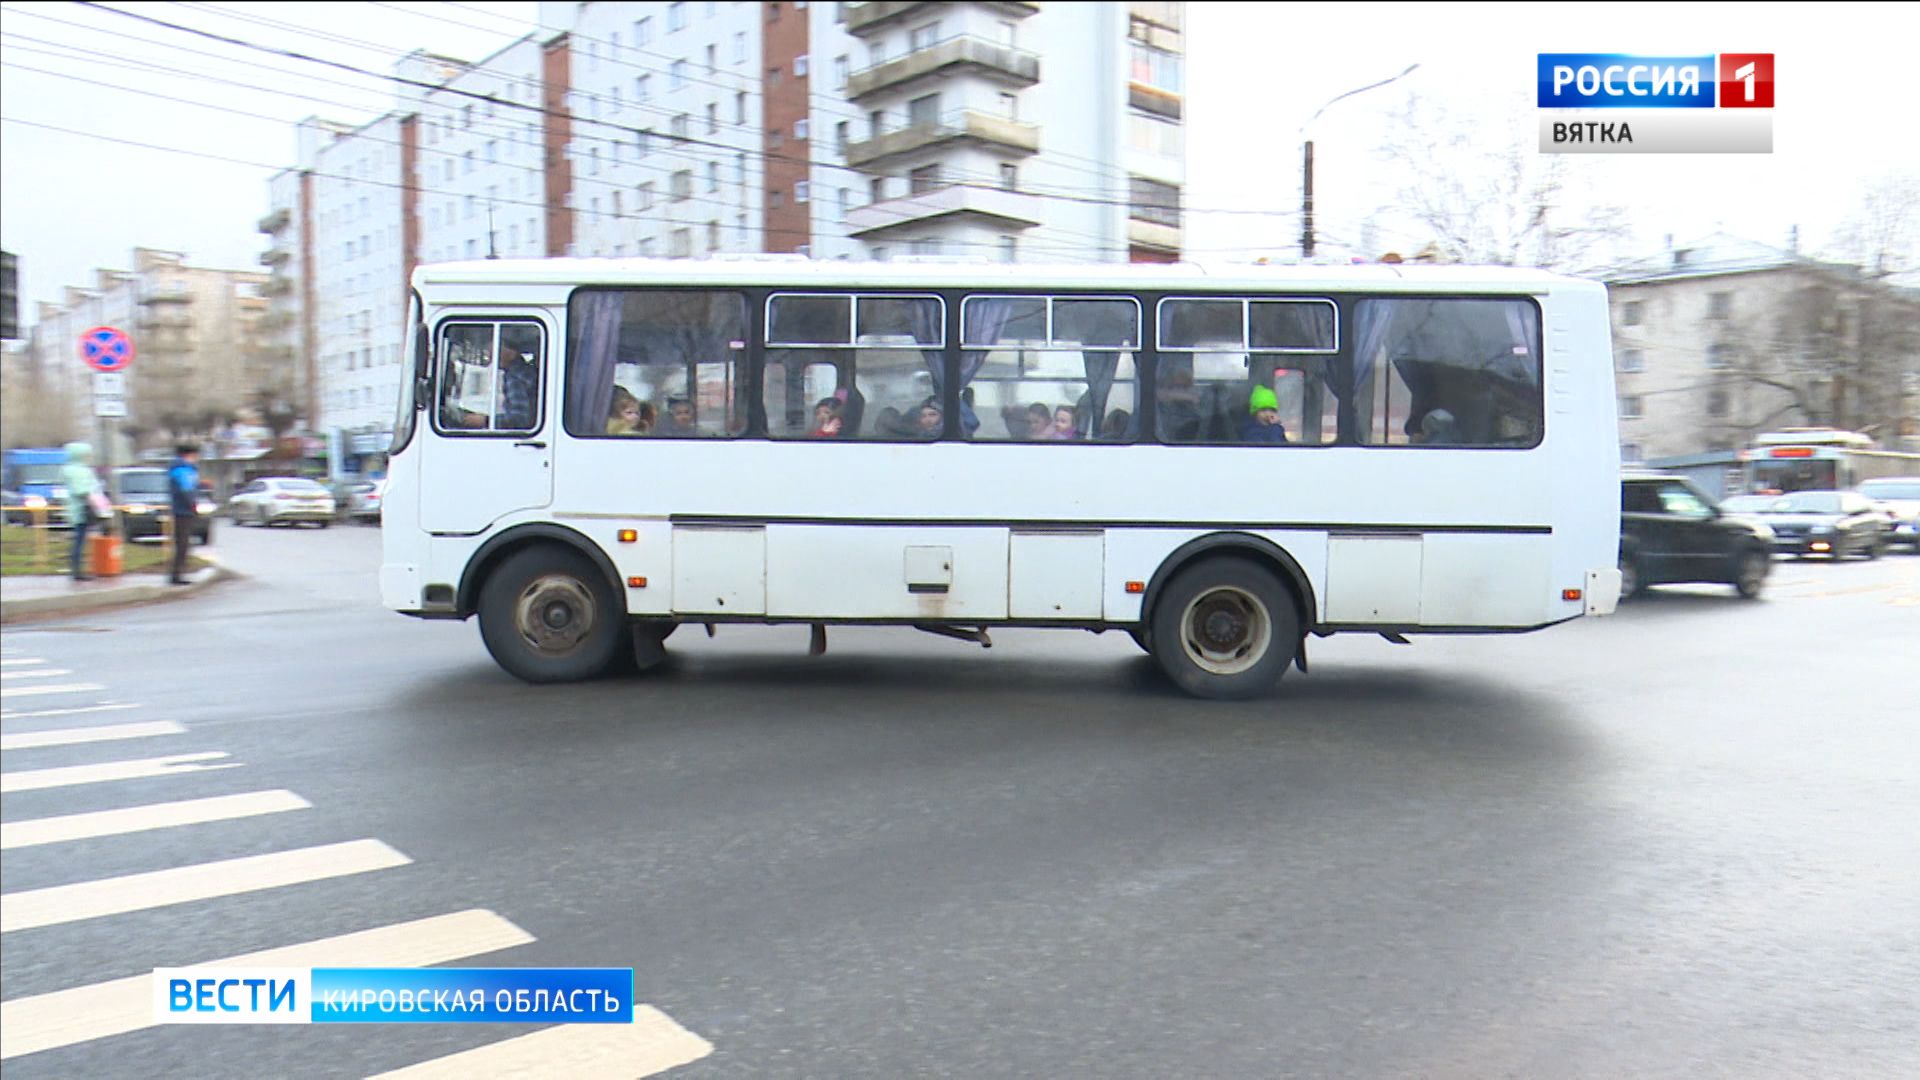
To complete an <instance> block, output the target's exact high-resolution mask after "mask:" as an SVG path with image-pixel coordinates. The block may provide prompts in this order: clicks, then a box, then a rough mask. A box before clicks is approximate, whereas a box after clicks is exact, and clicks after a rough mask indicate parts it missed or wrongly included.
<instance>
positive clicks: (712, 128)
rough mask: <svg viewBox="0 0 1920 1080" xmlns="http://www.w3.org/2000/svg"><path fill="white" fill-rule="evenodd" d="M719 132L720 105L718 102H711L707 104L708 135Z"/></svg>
mask: <svg viewBox="0 0 1920 1080" xmlns="http://www.w3.org/2000/svg"><path fill="white" fill-rule="evenodd" d="M719 130H720V103H719V102H716V101H709V102H707V134H709V135H712V134H713V133H715V132H717V131H719Z"/></svg>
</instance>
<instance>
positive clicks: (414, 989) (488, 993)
mask: <svg viewBox="0 0 1920 1080" xmlns="http://www.w3.org/2000/svg"><path fill="white" fill-rule="evenodd" d="M633 1011H634V1001H633V969H632V968H208V967H201V968H156V969H155V970H154V973H153V1018H154V1021H155V1022H156V1023H161V1024H443V1023H459V1024H502V1023H512V1024H552V1023H566V1024H631V1023H633Z"/></svg>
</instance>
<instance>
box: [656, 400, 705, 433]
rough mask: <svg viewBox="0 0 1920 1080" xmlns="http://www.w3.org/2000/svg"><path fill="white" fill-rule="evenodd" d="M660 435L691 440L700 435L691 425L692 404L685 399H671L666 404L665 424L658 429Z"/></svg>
mask: <svg viewBox="0 0 1920 1080" xmlns="http://www.w3.org/2000/svg"><path fill="white" fill-rule="evenodd" d="M660 433H661V434H662V435H666V436H670V437H673V438H681V439H685V438H691V437H693V436H695V435H698V434H700V432H699V430H698V429H696V428H695V427H694V425H693V402H691V401H688V400H687V399H686V398H673V399H671V400H669V401H668V402H667V422H666V425H665V426H664V427H662V428H661V429H660Z"/></svg>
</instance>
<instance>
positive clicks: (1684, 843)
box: [0, 528, 1920, 1080]
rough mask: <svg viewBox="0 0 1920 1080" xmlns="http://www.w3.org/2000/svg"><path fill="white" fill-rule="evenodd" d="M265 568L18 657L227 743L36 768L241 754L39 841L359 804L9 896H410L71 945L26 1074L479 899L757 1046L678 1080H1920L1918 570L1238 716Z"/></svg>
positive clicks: (107, 619)
mask: <svg viewBox="0 0 1920 1080" xmlns="http://www.w3.org/2000/svg"><path fill="white" fill-rule="evenodd" d="M216 543H217V549H218V550H219V551H221V552H222V553H223V554H224V555H225V557H226V558H227V559H228V560H229V562H230V563H232V564H233V565H234V566H236V567H237V568H239V569H241V570H243V571H246V572H248V573H249V574H252V575H253V577H252V579H251V580H249V581H244V582H234V583H229V584H226V585H222V586H220V587H218V588H216V589H214V590H211V591H210V592H208V593H207V594H205V595H203V596H201V597H199V598H196V599H193V600H191V601H187V602H183V603H177V604H171V605H164V606H155V607H150V608H145V609H141V610H137V611H129V612H121V613H118V614H114V615H101V616H94V617H89V618H87V619H83V620H74V621H68V622H63V623H49V624H41V625H38V626H31V627H24V628H18V629H15V628H8V629H7V630H6V631H5V633H4V637H0V646H3V647H4V655H5V658H6V660H7V664H6V666H5V667H4V669H3V670H4V673H5V674H6V675H7V676H8V677H7V679H6V680H5V681H4V683H0V689H4V692H5V708H6V710H7V716H6V717H5V720H4V732H5V733H6V734H7V736H8V737H9V738H13V737H15V736H18V735H31V734H33V733H38V732H44V731H54V730H67V729H74V728H80V727H95V726H101V725H120V724H128V723H152V722H161V721H173V722H176V723H177V724H178V725H180V726H181V727H182V728H184V730H183V731H181V732H179V733H174V734H156V735H151V736H147V737H142V738H135V739H124V740H117V741H111V742H96V743H87V744H78V745H65V746H44V747H38V748H10V749H8V750H7V751H6V752H5V755H4V759H5V772H6V774H7V775H8V776H9V777H11V776H13V774H15V773H17V772H23V771H32V772H37V771H39V770H45V769H53V768H60V767H67V766H80V765H88V764H98V763H104V762H116V761H125V760H130V759H146V758H151V757H155V756H160V755H174V754H194V753H224V754H226V755H228V756H227V757H224V758H210V759H205V760H203V761H198V762H190V763H188V764H187V765H186V766H185V767H184V770H183V769H182V767H178V766H176V767H174V768H173V769H172V770H171V771H169V772H167V773H166V774H163V775H159V776H154V777H149V778H143V779H126V780H114V781H102V782H95V783H85V784H69V785H66V786H59V787H45V788H41V789H39V790H13V791H10V792H9V793H7V794H6V795H5V796H4V800H3V801H0V817H3V818H4V821H5V822H7V823H8V824H9V827H12V826H14V825H16V824H18V823H22V822H27V821H31V820H37V819H43V818H48V817H54V816H60V815H70V814H76V813H81V812H88V811H101V810H108V809H114V808H123V807H130V806H141V805H147V804H155V803H162V802H170V801H177V800H188V799H200V798H206V797H212V796H220V795H230V794H241V793H250V792H260V791H280V790H285V791H289V792H293V793H295V794H297V796H298V797H299V798H300V799H301V800H304V801H305V802H306V803H308V804H310V805H308V806H307V807H306V808H304V809H298V810H289V811H285V812H278V813H271V814H256V815H253V816H248V817H244V818H235V819H232V820H224V821H216V822H210V823H203V824H193V825H185V826H180V827H173V828H165V829H156V830H151V831H147V832H143V833H137V834H127V835H104V836H99V837H95V838H92V839H77V840H68V841H65V842H58V843H46V844H39V845H36V846H25V847H22V846H12V847H9V848H8V850H6V851H5V852H4V854H3V855H0V877H3V878H4V886H3V888H4V892H5V894H6V896H7V897H8V898H9V899H15V898H16V894H22V893H31V892H33V891H34V890H41V889H47V888H52V887H57V886H65V885H71V884H75V883H84V882H91V881H99V880H103V879H115V878H118V877H119V876H121V875H130V874H137V873H143V872H151V871H159V870H164V869H167V868H175V867H182V866H190V865H192V864H199V863H205V862H209V861H213V860H221V859H232V858H237V857H242V856H253V855H266V854H271V853H275V852H282V851H287V850H290V849H295V848H305V847H314V846H319V845H334V844H340V843H343V842H348V841H377V842H378V844H379V845H384V846H385V849H387V850H390V851H391V852H394V853H397V854H398V856H399V857H401V858H403V859H405V860H409V861H406V862H405V864H404V865H397V866H390V867H388V868H384V869H372V870H367V871H366V872H361V873H355V874H350V875H344V876H327V877H324V878H323V879H321V880H312V881H307V882H304V883H299V884H289V885H282V886H278V887H271V888H257V889H254V890H252V891H248V892H244V893H241V894H238V895H230V896H219V897H215V898H210V899H198V900H190V901H187V902H181V903H173V904H168V905H165V906H157V907H148V908H145V909H143V910H132V911H124V912H119V913H111V914H102V915H96V916H93V917H84V918H83V917H80V916H82V915H85V914H87V912H85V911H84V910H82V909H83V908H84V907H85V905H84V903H78V902H75V903H72V904H68V903H65V902H63V903H62V904H56V905H51V907H52V913H51V914H43V915H42V916H41V918H42V919H43V920H44V919H55V920H65V921H58V922H56V923H54V924H51V925H26V926H20V927H17V928H13V929H9V930H7V931H6V932H5V934H4V939H3V940H0V998H3V999H4V1001H5V1007H6V1009H8V1010H10V1014H9V1015H8V1016H7V1017H6V1020H7V1022H8V1024H9V1025H10V1026H14V1031H13V1032H7V1033H5V1037H7V1038H24V1037H25V1035H26V1034H27V1033H28V1032H29V1029H30V1027H31V1025H30V1024H28V1023H27V1022H25V1021H24V1020H22V1018H28V1019H31V1017H30V1016H29V1012H30V1006H34V1005H35V1003H36V1002H38V1003H40V1004H42V1005H44V1003H45V1002H46V1001H50V1000H51V1001H54V1002H55V1003H56V1004H58V1003H59V1002H61V1001H66V1000H68V999H42V998H41V997H40V996H41V995H46V994H50V993H53V992H56V991H63V990H68V989H71V988H76V987H88V986H93V985H95V984H100V983H103V982H106V981H108V980H112V979H116V978H124V977H129V976H139V975H142V974H143V973H145V972H146V971H148V970H149V969H151V968H153V967H156V966H163V965H184V964H190V963H199V962H206V961H212V960H216V959H221V958H229V957H235V956H241V955H243V954H248V953H252V952H255V951H258V950H265V949H274V948H279V947H283V946H289V945H294V944H297V943H301V942H309V941H316V940H322V939H327V938H330V937H333V936H334V935H343V934H349V933H354V932H357V931H364V930H368V929H373V928H379V927H390V926H393V925H395V924H400V923H405V922H408V921H409V920H420V919H430V918H435V917H440V916H445V915H448V914H449V913H457V912H464V911H474V910H481V911H486V912H492V913H494V915H495V916H497V917H498V919H500V920H504V921H505V922H506V923H510V924H511V926H512V927H514V928H518V929H519V930H520V931H523V932H524V934H525V935H526V936H528V937H530V938H531V939H532V940H531V941H528V942H526V943H524V944H517V945H513V946H512V947H510V948H500V947H499V946H498V945H497V944H494V945H491V946H490V945H487V944H486V942H485V941H484V940H481V941H479V942H478V943H476V944H472V945H470V946H468V947H466V952H460V951H459V950H460V949H461V948H462V946H459V945H456V946H454V947H453V950H454V956H453V957H452V959H451V962H453V963H457V964H462V965H477V964H500V965H529V964H544V965H570V964H580V965H596V966H606V965H611V966H621V967H625V966H629V965H630V966H632V967H634V968H635V969H636V970H637V980H638V990H639V1000H641V1001H643V1002H647V1003H649V1004H650V1005H652V1006H654V1007H655V1008H657V1009H659V1010H661V1011H662V1012H664V1013H665V1014H666V1015H667V1016H668V1017H671V1019H672V1021H673V1022H675V1023H677V1024H678V1025H680V1026H681V1027H683V1028H684V1029H685V1030H686V1031H687V1032H691V1033H692V1036H697V1037H698V1038H699V1039H704V1040H707V1041H708V1042H710V1043H711V1045H712V1052H711V1053H710V1054H708V1055H707V1056H704V1057H701V1058H700V1059H699V1060H697V1061H695V1062H694V1063H693V1064H690V1065H686V1066H683V1067H681V1068H680V1069H679V1070H678V1071H676V1072H674V1073H673V1074H672V1075H674V1076H676V1077H681V1076H684V1077H688V1078H695V1077H734V1076H753V1077H836V1078H837V1077H875V1078H895V1077H902V1076H909V1075H916V1076H917V1075H950V1076H966V1077H999V1076H1007V1077H1028V1076H1093V1077H1122V1076H1125V1077H1136V1076H1137V1077H1182V1076H1209V1077H1248V1076H1314V1077H1318V1076H1366V1077H1372V1076H1382V1077H1384V1076H1393V1077H1399V1076H1427V1077H1463V1078H1464V1077H1473V1078H1479V1077H1489V1076H1516V1077H1542V1076H1547V1077H1620V1076H1629V1075H1631V1076H1655V1077H1660V1076H1672V1077H1687V1078H1689V1080H1693V1078H1698V1077H1702V1076H1728V1077H1741V1078H1749V1077H1795V1078H1799V1077H1807V1076H1822V1077H1854V1076H1860V1077H1911V1076H1915V1075H1920V1034H1916V1032H1920V929H1917V928H1920V825H1916V822H1920V784H1916V781H1915V772H1914V765H1915V762H1916V760H1920V713H1917V712H1916V708H1915V706H1916V704H1920V698H1916V694H1915V680H1914V672H1915V671H1916V670H1920V665H1916V664H1915V663H1914V661H1915V658H1916V657H1920V557H1913V556H1904V555H1901V556H1889V557H1888V558H1886V559H1883V560H1881V561H1879V562H1877V563H1867V562H1857V563H1849V564H1845V565H1829V564H1825V563H1793V562H1783V563H1780V564H1779V565H1778V566H1777V567H1776V574H1775V576H1774V579H1773V581H1772V582H1771V586H1770V589H1769V591H1768V594H1767V596H1766V598H1765V599H1763V600H1761V601H1759V602H1755V603H1748V602H1742V601H1739V600H1737V599H1734V598H1733V597H1732V595H1731V591H1730V590H1725V589H1711V588H1704V587H1702V588H1697V589H1695V588H1688V589H1671V590H1664V591H1663V592H1662V593H1661V594H1659V595H1655V596H1653V597H1651V598H1649V599H1646V600H1643V601H1640V602H1636V603H1631V604H1629V605H1627V606H1626V607H1624V608H1623V610H1622V612H1621V613H1620V614H1619V615H1618V616H1616V617H1613V618H1610V619H1602V620H1586V621H1583V622H1581V623H1578V624H1574V625H1570V626H1565V627H1561V628H1557V629H1554V630H1550V631H1546V632H1543V633H1538V634H1532V635H1524V636H1517V637H1485V638H1435V639H1416V642H1415V644H1414V645H1412V646H1395V645H1391V644H1388V643H1386V642H1384V641H1380V640H1377V639H1364V638H1339V639H1334V640H1332V641H1326V642H1316V643H1315V646H1314V649H1313V653H1312V664H1313V673H1312V674H1311V675H1309V676H1306V677H1301V676H1299V675H1298V674H1297V673H1296V674H1293V675H1289V676H1288V678H1287V679H1286V680H1285V681H1284V682H1283V684H1282V685H1281V687H1280V688H1279V690H1278V691H1277V692H1276V693H1275V694H1274V696H1272V697H1271V698H1269V699H1267V700H1262V701H1258V702H1251V703H1240V704H1217V703H1201V702H1196V701H1192V700H1188V699H1186V698H1183V697H1181V696H1179V695H1177V694H1176V693H1174V692H1173V691H1172V690H1171V689H1170V688H1169V687H1167V686H1166V685H1165V684H1164V683H1163V682H1162V680H1161V679H1160V678H1159V676H1158V675H1157V673H1156V671H1155V669H1154V668H1153V666H1152V664H1151V662H1150V661H1148V660H1147V659H1145V658H1144V657H1142V656H1141V655H1140V654H1139V653H1138V652H1137V650H1135V648H1134V647H1133V645H1132V643H1131V642H1129V641H1128V640H1127V639H1126V638H1125V637H1124V636H1122V635H1118V634H1107V635H1104V636H1098V637H1096V636H1093V635H1089V634H1084V633H1079V632H1069V631H1052V632H1047V631H1026V632H1006V633H998V632H997V633H995V635H994V639H995V643H996V647H995V648H994V649H992V650H991V651H982V650H980V649H978V648H977V647H974V646H970V645H965V644H962V643H959V642H952V641H946V640H942V639H935V638H931V637H926V636H924V635H919V634H916V633H914V632H912V631H907V630H835V631H834V632H833V639H832V647H831V651H830V652H829V654H828V655H827V656H825V657H822V658H818V659H809V658H807V657H806V655H805V648H806V632H805V631H804V630H803V629H799V628H733V627H722V628H721V630H720V634H719V636H718V637H717V638H715V639H712V640H708V639H706V638H705V637H704V636H703V635H701V634H699V633H698V632H697V631H696V632H688V631H686V630H683V631H682V632H681V633H680V634H679V635H677V636H676V637H675V638H674V639H673V641H672V642H671V643H670V644H671V645H672V646H673V647H674V649H675V652H676V654H677V659H676V661H675V662H674V664H673V665H672V666H671V667H670V668H669V669H667V670H665V671H662V672H658V673H655V674H654V675H650V676H646V677H635V678H627V679H618V680H608V681H602V682H597V683H593V684H589V685H576V686H567V687H546V688H535V687H529V686H525V685H522V684H519V683H517V682H515V681H513V680H512V679H510V678H509V677H507V676H505V675H504V674H502V673H501V672H500V671H498V670H497V669H496V668H495V667H494V666H493V664H492V662H491V661H490V660H489V659H488V657H487V656H486V653H485V651H484V649H483V648H482V646H481V644H480V641H479V636H478V632H477V629H476V628H475V627H474V626H473V625H471V624H466V625H460V624H437V623H421V622H417V621H413V620H408V619H404V618H401V617H399V616H396V615H392V614H390V613H387V612H385V611H384V610H382V609H381V608H380V607H379V606H378V598H377V594H376V590H375V587H374V583H373V577H372V574H373V569H374V566H375V564H376V563H377V561H378V537H377V533H376V532H375V531H374V530H371V529H364V528H335V529H331V530H327V531H325V532H320V531H281V530H273V531H262V530H253V529H234V528H227V529H224V530H223V531H222V532H221V534H220V535H219V536H218V538H217V541H216ZM47 670H54V671H64V672H66V673H67V674H64V675H56V676H45V675H35V674H28V673H30V672H35V671H47ZM29 686H32V687H37V688H44V687H49V686H79V687H82V689H68V690H59V691H56V692H51V693H44V694H33V695H25V696H23V695H21V694H19V693H18V692H19V691H20V690H22V689H23V688H26V687H29ZM86 687H93V688H92V689H86ZM101 706H110V707H111V708H100V707H101ZM74 709H88V710H93V711H89V712H72V711H68V710H74ZM36 714H37V715H36ZM218 765H228V766H234V767H227V768H208V767H207V766H218ZM42 775H48V774H42ZM10 843H11V841H10ZM143 888H144V886H142V887H139V888H135V887H132V886H128V887H126V888H124V889H120V890H119V892H120V893H121V894H123V895H133V896H136V897H137V896H139V895H142V889H143ZM83 891H84V890H83ZM47 895H52V896H55V897H59V898H62V899H63V901H64V900H65V899H66V898H67V894H39V896H41V897H45V896H47ZM89 895H91V894H89ZM29 899H31V898H29ZM139 902H140V901H138V900H135V901H133V903H136V904H137V903H139ZM109 905H110V906H111V902H109ZM0 906H5V905H4V904H0ZM48 906H49V905H46V904H42V905H41V907H42V908H43V909H44V908H47V907H48ZM123 906H124V905H123ZM16 910H18V911H26V910H27V905H26V904H25V903H24V902H22V903H20V904H19V905H18V906H17V909H16ZM8 917H9V918H14V917H15V915H13V914H9V916H8ZM482 938H484V935H482ZM476 949H478V950H481V951H478V952H475V951H474V950H476ZM308 962H310V963H324V961H308ZM142 985H143V986H144V984H142ZM144 992H145V991H144V989H142V991H141V993H143V994H144ZM82 997H84V995H83V996H82ZM72 1000H73V1001H80V1000H81V998H80V997H76V998H73V999H72ZM86 1000H87V1001H91V1000H92V999H91V998H86ZM143 1000H144V999H143ZM22 1002H26V1003H28V1004H27V1005H22V1004H21V1003H22ZM89 1007H91V1006H89ZM79 1011H84V1010H79ZM36 1015H37V1014H36ZM15 1021H21V1022H20V1023H18V1024H15V1023H14V1022H15ZM131 1026H133V1027H142V1025H141V1024H140V1023H138V1022H135V1023H132V1024H131ZM526 1030H531V1029H526V1028H520V1027H513V1028H503V1027H483V1026H444V1025H442V1026H410V1027H407V1026H381V1027H353V1028H342V1027H252V1028H239V1027H227V1028H189V1027H171V1026H170V1027H150V1026H147V1027H143V1029H141V1030H132V1031H129V1032H127V1033H124V1034H113V1035H101V1036H99V1037H88V1038H79V1039H78V1040H77V1041H72V1040H70V1041H71V1045H65V1046H61V1047H59V1048H56V1049H49V1050H46V1051H44V1052H38V1053H32V1054H27V1055H24V1056H15V1057H12V1058H11V1059H10V1060H7V1061H6V1062H5V1066H4V1068H5V1072H6V1075H7V1078H8V1080H27V1078H31V1077H71V1076H89V1077H139V1078H142V1080H145V1078H148V1077H151V1076H153V1075H164V1074H173V1073H181V1074H188V1073H191V1074H193V1075H197V1076H203V1077H229V1076H231V1077H241V1076H262V1075H272V1076H342V1075H363V1074H369V1073H375V1072H379V1071H382V1070H386V1069H394V1068H398V1067H401V1066H404V1065H409V1064H411V1063H414V1062H420V1061H424V1060H427V1059H430V1058H436V1057H438V1056H440V1055H445V1054H449V1053H453V1052H455V1051H460V1050H464V1049H467V1048H473V1047H482V1046H492V1045H494V1044H498V1043H500V1042H501V1041H502V1040H503V1039H506V1038H508V1037H509V1036H512V1035H518V1034H521V1033H523V1031H526ZM569 1030H573V1031H577V1030H579V1029H569ZM82 1034H84V1032H83V1033H82ZM562 1034H567V1032H566V1031H563V1032H562ZM692 1036H689V1038H691V1037H692ZM56 1041H58V1039H56ZM696 1041H697V1040H696ZM611 1053H612V1054H613V1055H614V1057H616V1058H618V1057H619V1056H620V1054H621V1053H622V1052H621V1051H612V1052H611ZM637 1061H638V1059H637V1058H629V1059H626V1062H625V1065H624V1068H625V1069H626V1071H625V1072H620V1071H619V1070H616V1071H615V1073H614V1075H635V1076H637V1075H641V1074H642V1073H643V1072H645V1071H647V1070H648V1069H650V1068H652V1066H645V1067H642V1066H641V1065H640V1064H637V1063H636V1062H637ZM540 1071H543V1072H549V1073H551V1074H554V1075H562V1074H565V1075H585V1073H584V1072H580V1071H577V1070H575V1069H574V1068H573V1067H571V1066H569V1067H566V1068H562V1067H561V1066H560V1065H558V1064H557V1059H556V1061H555V1062H550V1063H549V1067H548V1068H546V1069H543V1070H540Z"/></svg>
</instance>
